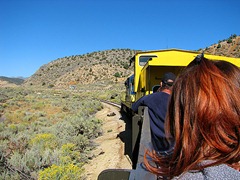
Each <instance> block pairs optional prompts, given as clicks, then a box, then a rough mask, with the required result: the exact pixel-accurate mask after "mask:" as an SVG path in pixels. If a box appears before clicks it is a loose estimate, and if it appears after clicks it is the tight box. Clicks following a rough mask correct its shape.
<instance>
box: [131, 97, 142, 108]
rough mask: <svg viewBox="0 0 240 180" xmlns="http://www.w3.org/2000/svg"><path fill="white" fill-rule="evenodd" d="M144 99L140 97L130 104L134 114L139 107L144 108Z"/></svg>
mask: <svg viewBox="0 0 240 180" xmlns="http://www.w3.org/2000/svg"><path fill="white" fill-rule="evenodd" d="M144 97H145V96H143V97H141V98H140V99H139V100H137V101H136V102H135V103H133V104H132V110H133V111H134V112H138V107H139V106H144Z"/></svg>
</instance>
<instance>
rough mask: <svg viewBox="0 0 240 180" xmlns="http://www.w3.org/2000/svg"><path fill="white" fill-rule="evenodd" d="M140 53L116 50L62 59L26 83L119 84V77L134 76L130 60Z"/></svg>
mask: <svg viewBox="0 0 240 180" xmlns="http://www.w3.org/2000/svg"><path fill="white" fill-rule="evenodd" d="M136 52H137V51H136V50H130V49H113V50H107V51H99V52H93V53H89V54H85V55H76V56H69V57H64V58H59V59H57V60H55V61H52V62H50V63H49V64H46V65H43V66H42V67H40V68H39V70H38V71H37V72H36V73H34V74H33V75H32V76H31V77H30V78H29V79H27V80H26V81H25V83H24V84H25V85H34V86H46V87H49V86H50V87H53V86H54V87H68V86H70V85H76V84H90V83H93V82H96V81H112V82H115V81H116V78H117V77H127V76H129V75H130V74H131V73H132V70H133V69H132V67H131V68H128V66H129V59H130V58H131V57H132V56H134V54H135V53H136Z"/></svg>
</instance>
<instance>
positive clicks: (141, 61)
mask: <svg viewBox="0 0 240 180" xmlns="http://www.w3.org/2000/svg"><path fill="white" fill-rule="evenodd" d="M153 57H157V56H156V55H149V56H140V57H139V65H140V66H144V65H145V64H146V63H147V62H148V60H150V59H151V58H153Z"/></svg>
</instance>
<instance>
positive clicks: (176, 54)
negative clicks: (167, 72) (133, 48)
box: [134, 49, 240, 96]
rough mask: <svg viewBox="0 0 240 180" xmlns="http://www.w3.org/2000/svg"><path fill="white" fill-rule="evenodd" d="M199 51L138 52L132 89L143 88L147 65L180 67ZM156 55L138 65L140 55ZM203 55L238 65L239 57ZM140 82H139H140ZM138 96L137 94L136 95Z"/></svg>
mask: <svg viewBox="0 0 240 180" xmlns="http://www.w3.org/2000/svg"><path fill="white" fill-rule="evenodd" d="M199 54H200V52H196V51H187V50H180V49H167V50H157V51H146V52H139V53H137V54H136V55H135V58H136V59H135V72H134V73H135V79H134V81H135V83H134V89H135V92H137V91H139V89H141V88H143V86H144V85H142V84H144V83H145V84H146V82H144V81H145V80H144V74H141V73H144V72H142V71H146V68H147V67H149V66H163V67H167V66H168V67H171V66H175V67H181V66H187V65H188V64H189V63H190V62H191V61H192V60H193V59H194V58H195V57H196V56H197V55H199ZM149 55H151V56H153V55H155V56H157V57H154V58H152V60H150V61H148V62H147V63H146V64H145V66H140V65H139V57H140V56H149ZM204 57H206V58H208V59H211V60H225V61H229V62H231V63H233V64H235V65H236V66H238V67H240V58H232V57H225V56H217V55H210V54H204ZM140 83H141V84H140ZM137 96H138V95H137Z"/></svg>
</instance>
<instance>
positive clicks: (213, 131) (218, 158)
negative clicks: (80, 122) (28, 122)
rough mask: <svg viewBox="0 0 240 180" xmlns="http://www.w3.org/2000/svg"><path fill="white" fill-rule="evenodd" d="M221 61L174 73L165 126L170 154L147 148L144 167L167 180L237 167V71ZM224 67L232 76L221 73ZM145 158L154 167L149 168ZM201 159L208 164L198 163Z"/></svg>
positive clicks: (239, 89)
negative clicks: (193, 172) (171, 143)
mask: <svg viewBox="0 0 240 180" xmlns="http://www.w3.org/2000/svg"><path fill="white" fill-rule="evenodd" d="M219 62H220V61H219ZM220 63H221V62H220ZM225 63H226V64H225V65H226V67H225V66H218V65H217V63H214V62H213V61H210V60H208V59H206V58H201V61H200V62H199V61H198V62H197V61H196V60H194V61H192V62H191V63H190V64H189V65H188V66H187V67H186V68H185V70H184V71H183V72H182V73H181V74H180V75H179V77H178V78H177V80H176V81H175V83H174V85H173V91H172V95H171V99H170V103H169V108H168V113H167V117H166V124H165V125H166V127H165V129H166V133H167V135H168V136H169V137H171V136H172V137H174V140H175V146H174V150H173V153H172V154H171V156H161V155H158V154H157V153H156V152H154V151H152V152H151V151H149V150H147V151H146V153H145V159H144V164H145V166H146V168H147V169H148V170H149V171H151V172H153V173H154V174H157V175H159V176H164V177H169V178H172V177H174V176H178V175H180V174H182V173H184V172H186V171H188V170H201V169H203V168H205V167H207V166H213V165H218V164H227V165H229V166H232V167H233V168H235V169H239V168H240V165H239V163H238V162H239V161H240V119H239V117H240V101H239V95H240V80H239V78H240V70H239V68H238V67H236V66H235V65H233V64H231V63H228V62H225ZM230 66H231V67H230ZM227 67H229V68H230V69H232V71H234V73H232V71H227V70H226V71H225V70H224V68H227ZM227 72H228V73H227ZM230 72H231V73H230ZM229 74H231V76H229ZM236 77H237V78H238V79H237V80H236ZM147 156H150V157H151V160H152V161H154V162H155V163H156V164H157V165H158V167H159V168H157V167H154V166H152V165H151V164H150V162H148V159H147ZM205 160H210V161H208V162H210V163H208V164H203V163H201V162H203V161H205Z"/></svg>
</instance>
